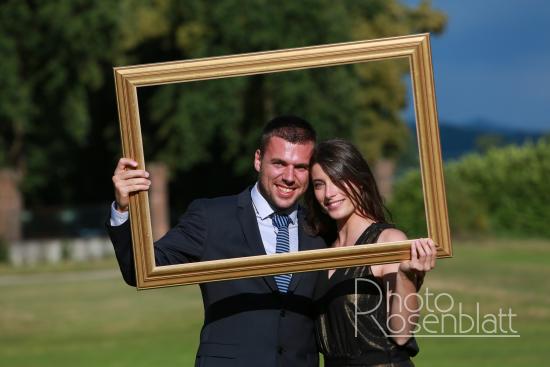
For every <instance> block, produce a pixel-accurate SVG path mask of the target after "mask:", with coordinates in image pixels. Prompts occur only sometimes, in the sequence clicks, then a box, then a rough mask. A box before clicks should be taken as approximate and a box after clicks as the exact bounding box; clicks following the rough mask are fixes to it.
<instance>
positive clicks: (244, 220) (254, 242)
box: [237, 189, 277, 291]
mask: <svg viewBox="0 0 550 367" xmlns="http://www.w3.org/2000/svg"><path fill="white" fill-rule="evenodd" d="M237 201H238V204H237V206H238V214H237V215H238V220H239V223H240V225H241V230H242V231H243V233H244V237H245V239H246V243H247V245H248V247H249V249H250V255H251V256H256V255H266V252H265V248H264V245H263V242H262V236H261V235H260V230H259V229H258V220H257V219H256V213H254V208H253V206H252V198H251V197H250V189H246V190H245V191H243V192H242V193H240V194H239V196H238V198H237ZM263 279H264V280H265V281H266V283H267V284H268V286H269V287H270V288H271V290H272V291H276V290H277V284H276V283H275V279H273V277H272V276H267V277H263Z"/></svg>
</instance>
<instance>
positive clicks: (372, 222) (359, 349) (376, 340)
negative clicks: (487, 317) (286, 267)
mask: <svg viewBox="0 0 550 367" xmlns="http://www.w3.org/2000/svg"><path fill="white" fill-rule="evenodd" d="M306 201H307V205H308V207H309V208H308V216H307V221H308V226H309V229H310V231H311V232H313V233H314V234H316V235H321V236H323V237H325V238H326V239H328V241H329V242H328V243H332V247H341V246H354V245H357V244H366V243H376V242H393V241H402V240H406V239H407V238H406V236H405V234H404V233H403V232H402V231H400V230H398V229H396V228H394V226H393V225H391V224H388V223H387V221H386V217H385V214H384V207H383V204H382V198H381V196H380V193H379V192H378V189H377V187H376V182H375V180H374V177H373V175H372V173H371V171H370V169H369V166H368V165H367V162H366V161H365V160H364V159H363V157H362V156H361V154H360V153H359V151H358V150H357V149H356V148H355V147H354V146H353V145H352V144H350V143H349V142H347V141H344V140H339V139H335V140H329V141H326V142H322V143H320V144H319V145H318V147H317V149H316V152H315V153H314V155H313V157H312V161H311V183H310V187H309V189H308V192H307V193H306ZM435 256H436V248H435V245H434V243H433V242H432V241H431V240H429V239H422V240H417V241H414V242H413V244H412V246H411V260H408V261H403V262H401V263H398V264H397V263H396V264H386V265H373V266H358V267H352V268H346V269H335V270H334V269H333V270H328V271H324V272H321V276H320V280H319V282H318V284H317V288H316V300H317V304H318V305H319V306H318V311H319V314H318V317H317V321H316V328H317V339H318V343H319V348H320V350H321V352H322V353H323V354H324V357H325V366H326V367H336V366H338V367H341V366H413V363H412V361H411V360H410V357H411V356H414V355H416V354H417V353H418V347H417V345H416V342H415V340H414V338H411V337H410V334H411V333H412V332H413V331H414V326H415V322H416V320H417V319H418V315H417V312H418V298H417V297H416V296H415V293H416V292H417V289H418V288H419V286H420V283H421V282H422V279H423V276H424V274H425V272H426V271H429V270H431V269H432V268H433V267H434V266H435ZM388 293H390V294H391V296H388ZM408 295H413V296H411V297H407V296H408Z"/></svg>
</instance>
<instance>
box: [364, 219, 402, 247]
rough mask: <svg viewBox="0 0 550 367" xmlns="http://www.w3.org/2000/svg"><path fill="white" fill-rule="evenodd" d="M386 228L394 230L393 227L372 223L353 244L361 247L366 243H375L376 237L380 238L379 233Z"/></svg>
mask: <svg viewBox="0 0 550 367" xmlns="http://www.w3.org/2000/svg"><path fill="white" fill-rule="evenodd" d="M388 228H395V225H393V224H390V223H384V222H374V223H372V224H371V225H370V226H368V227H367V228H366V229H365V230H364V231H363V233H362V234H361V236H359V238H358V239H357V241H356V242H355V244H356V245H362V244H366V243H376V241H377V240H378V237H380V233H382V231H383V230H385V229H388Z"/></svg>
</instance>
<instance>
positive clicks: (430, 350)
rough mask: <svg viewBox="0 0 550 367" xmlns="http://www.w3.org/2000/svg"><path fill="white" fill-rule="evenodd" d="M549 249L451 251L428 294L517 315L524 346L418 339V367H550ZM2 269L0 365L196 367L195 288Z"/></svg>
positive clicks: (463, 246)
mask: <svg viewBox="0 0 550 367" xmlns="http://www.w3.org/2000/svg"><path fill="white" fill-rule="evenodd" d="M548 259H550V241H548V242H547V241H535V240H529V241H516V240H509V241H487V240H485V241H482V242H475V241H468V242H456V243H454V258H453V259H444V260H440V261H439V262H438V266H437V268H436V269H435V270H434V271H433V272H432V273H431V274H430V275H429V277H428V279H427V281H426V283H425V286H424V287H428V288H429V289H430V291H432V292H435V293H441V292H446V293H449V294H451V295H452V296H453V298H454V300H455V302H461V303H462V304H463V305H464V308H465V310H468V312H471V311H472V310H473V309H474V307H475V303H476V302H479V304H480V308H481V312H482V313H496V312H498V309H499V308H506V309H508V308H512V309H513V311H514V313H516V314H517V315H518V316H517V318H516V319H515V320H514V324H513V326H514V329H516V330H518V332H519V333H520V335H521V337H520V338H514V339H495V338H492V339H490V338H475V339H474V338H460V339H459V338H451V339H442V338H438V339H435V338H434V339H430V338H419V344H420V348H421V352H420V355H419V356H418V357H417V358H415V363H416V364H417V365H421V366H422V365H424V366H436V365H437V366H463V365H473V366H495V365H498V366H518V365H544V364H545V363H546V358H545V353H544V352H545V351H546V345H547V340H548V338H549V336H550V286H549V282H548V281H547V279H548V278H549V277H550V265H549V261H548ZM79 268H80V266H79V265H78V264H69V265H57V266H43V267H36V268H34V269H31V270H22V269H12V268H9V267H5V266H4V267H2V268H0V292H1V296H0V361H1V362H0V365H2V366H14V367H15V366H25V367H28V366H31V367H32V366H59V367H62V366H136V367H137V366H155V365H165V366H173V365H179V366H191V365H193V363H194V355H195V352H196V347H197V343H198V335H199V330H200V326H201V324H202V319H203V316H202V301H201V296H200V292H199V289H198V287H196V286H188V287H175V288H165V289H157V290H147V291H140V292H137V291H136V290H135V289H133V288H131V287H128V286H126V285H125V284H124V283H123V281H122V279H121V277H120V275H119V273H118V268H117V266H116V264H115V262H114V260H106V261H101V262H97V263H92V264H87V265H86V266H85V268H86V269H85V270H82V271H76V270H78V269H79Z"/></svg>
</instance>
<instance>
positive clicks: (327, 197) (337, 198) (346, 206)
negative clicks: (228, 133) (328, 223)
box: [311, 163, 355, 220]
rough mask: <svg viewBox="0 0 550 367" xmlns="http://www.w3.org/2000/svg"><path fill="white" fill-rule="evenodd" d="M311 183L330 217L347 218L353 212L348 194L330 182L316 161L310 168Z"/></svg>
mask: <svg viewBox="0 0 550 367" xmlns="http://www.w3.org/2000/svg"><path fill="white" fill-rule="evenodd" d="M311 185H313V192H314V193H315V198H316V199H317V201H318V202H319V204H320V205H321V208H323V209H324V210H325V211H326V213H327V214H328V215H329V216H330V217H331V218H332V219H334V220H342V219H347V218H349V217H350V216H351V215H352V214H353V213H354V212H355V206H354V205H353V202H352V201H351V199H350V198H349V196H347V195H346V193H345V192H344V191H342V190H341V189H340V188H338V186H336V185H335V184H334V183H333V182H332V180H331V179H330V177H329V176H328V175H327V174H326V173H325V171H323V169H322V168H321V166H320V165H319V164H318V163H316V164H314V165H313V167H312V168H311Z"/></svg>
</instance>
